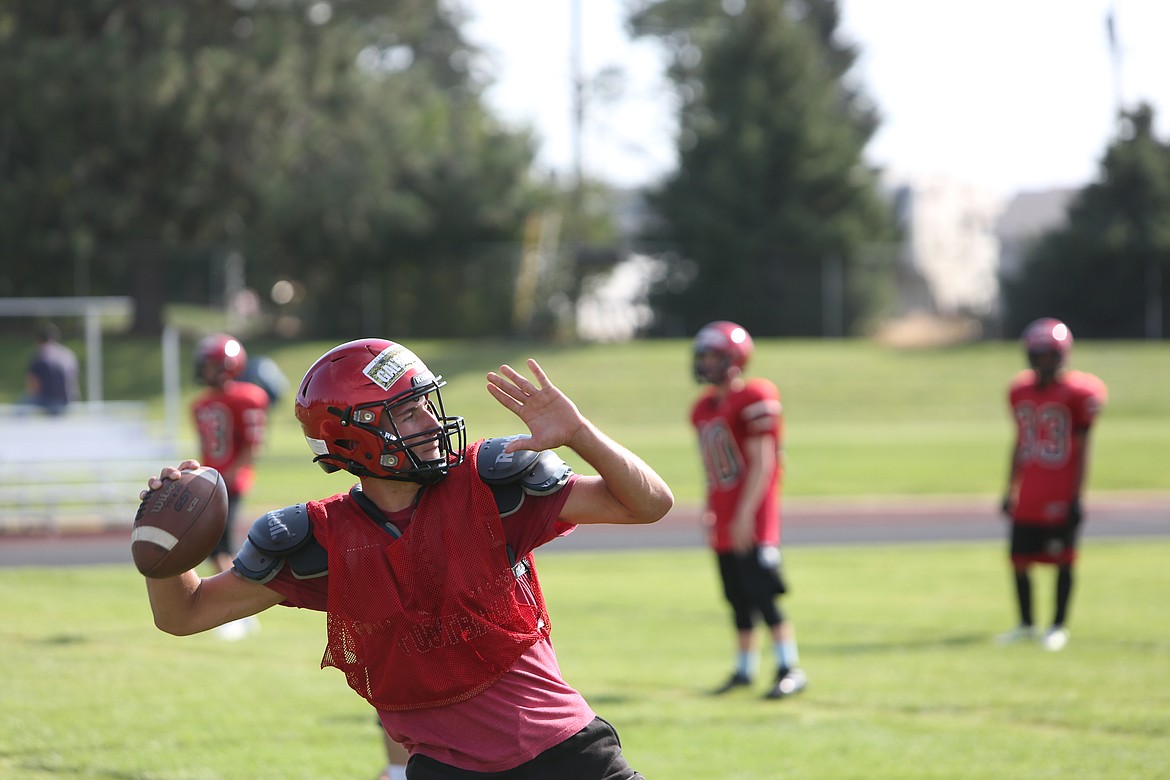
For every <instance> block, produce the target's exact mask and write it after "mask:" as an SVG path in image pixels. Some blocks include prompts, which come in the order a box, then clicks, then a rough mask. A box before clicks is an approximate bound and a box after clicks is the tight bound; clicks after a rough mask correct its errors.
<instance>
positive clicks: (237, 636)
mask: <svg viewBox="0 0 1170 780" xmlns="http://www.w3.org/2000/svg"><path fill="white" fill-rule="evenodd" d="M259 630H260V621H259V620H257V619H256V616H255V615H250V616H248V617H246V618H240V619H239V620H233V621H232V622H230V623H224V624H223V625H222V626H218V627H216V629H215V634H216V636H218V637H219V638H220V639H222V640H223V641H225V642H237V641H239V640H241V639H243V638H244V637H246V636H247V635H248V634H254V633H256V632H257V631H259Z"/></svg>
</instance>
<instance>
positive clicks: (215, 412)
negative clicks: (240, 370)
mask: <svg viewBox="0 0 1170 780" xmlns="http://www.w3.org/2000/svg"><path fill="white" fill-rule="evenodd" d="M191 415H192V417H193V418H194V420H195V432H196V434H197V435H198V436H199V448H200V451H201V453H202V454H201V457H200V462H202V463H203V465H204V466H211V467H212V468H214V469H217V470H218V471H219V472H220V473H221V474H223V475H224V482H225V483H226V484H227V489H228V492H230V493H233V494H244V493H247V492H248V491H249V490H251V489H252V482H253V480H254V479H255V470H254V468H253V467H252V466H251V465H248V466H244V467H241V468H240V469H239V470H237V471H235V472H234V473H233V472H232V467H234V466H235V465H236V462H237V461H239V459H240V457H241V455H243V453H245V452H246V451H247V450H249V449H255V448H257V447H259V446H260V445H261V444H262V443H263V442H264V433H265V428H266V426H267V420H268V394H267V393H266V392H264V390H263V388H261V387H259V386H257V385H254V384H252V383H251V382H229V383H228V384H227V385H226V386H225V387H224V389H223V390H222V391H220V390H217V389H215V388H209V389H208V390H207V391H206V392H204V393H203V394H202V395H201V396H199V397H198V398H196V399H195V401H194V402H193V403H192V405H191Z"/></svg>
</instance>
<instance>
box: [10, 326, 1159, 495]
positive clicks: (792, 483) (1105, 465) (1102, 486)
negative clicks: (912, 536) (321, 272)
mask: <svg viewBox="0 0 1170 780" xmlns="http://www.w3.org/2000/svg"><path fill="white" fill-rule="evenodd" d="M77 346H80V345H77ZM185 346H186V347H187V348H188V351H189V346H190V345H185ZM330 346H332V344H325V343H317V342H309V343H305V342H296V343H287V342H257V343H251V344H249V345H248V348H249V350H250V352H251V353H252V354H270V355H272V356H273V357H274V358H275V359H276V360H277V361H278V362H279V363H280V364H281V366H282V367H283V368H284V370H285V373H286V374H287V375H288V376H289V377H290V379H292V381H293V382H294V383H295V382H296V381H297V380H298V379H299V378H300V377H301V376H302V375H303V374H304V371H305V369H306V368H307V367H308V366H309V365H310V364H311V363H312V361H313V360H314V359H315V358H316V357H317V356H319V355H320V354H322V353H323V352H324V351H325V350H326V349H328V348H329V347H330ZM409 346H411V347H412V348H413V349H415V351H416V352H418V353H419V354H420V355H422V356H423V357H424V359H425V360H426V361H427V363H428V365H430V367H431V368H432V369H433V370H435V371H437V372H439V373H441V374H443V375H444V376H445V377H446V378H447V380H448V382H449V385H448V388H447V389H446V390H445V391H444V398H445V400H446V401H447V406H448V409H449V410H450V411H452V412H453V413H456V414H461V415H463V416H464V417H466V418H467V420H468V431H469V436H470V437H471V438H480V437H486V436H497V435H504V434H508V433H513V432H517V431H518V425H517V421H516V420H515V419H514V418H512V417H511V416H510V415H509V414H508V413H507V412H505V411H504V410H503V409H502V408H500V407H499V406H498V405H497V404H496V402H495V401H494V400H493V399H492V398H491V397H490V396H489V395H488V394H487V392H486V390H485V389H484V385H485V382H484V379H483V377H484V374H485V373H486V372H487V371H488V370H489V369H492V368H495V367H496V366H498V365H499V364H500V363H501V362H510V363H513V364H515V365H522V364H523V360H524V358H525V357H526V356H528V355H532V356H535V357H536V358H537V359H538V360H540V361H541V364H542V365H543V366H544V367H545V368H546V369H547V371H548V372H549V374H550V376H551V377H552V378H553V380H554V381H555V382H557V384H559V385H560V386H561V387H562V388H563V389H564V390H566V391H567V392H568V393H569V394H570V396H571V397H572V398H574V400H575V401H576V402H577V404H578V406H580V407H581V409H582V410H583V411H584V412H585V414H587V415H588V416H590V417H591V418H593V419H594V420H595V421H596V422H597V423H598V424H600V425H601V426H602V427H603V428H604V429H606V430H607V431H608V432H609V433H611V434H612V435H613V436H614V437H615V438H617V439H618V440H619V441H622V442H623V443H625V444H627V445H629V446H630V447H631V448H632V449H634V450H635V451H636V452H638V453H639V454H640V455H642V456H643V457H645V458H646V460H647V461H649V462H650V463H651V465H653V466H654V467H655V468H657V469H658V470H659V471H660V472H661V473H662V475H663V476H664V477H665V478H666V479H667V481H668V482H669V483H670V484H671V486H672V488H673V489H674V491H675V495H676V497H677V498H678V500H679V501H680V502H683V503H695V502H698V501H699V500H700V498H701V492H702V484H701V477H700V472H699V466H698V458H697V453H696V451H695V446H694V442H693V440H692V432H691V429H690V426H689V422H688V413H689V407H690V403H691V402H692V401H693V399H694V398H695V396H696V394H697V392H698V388H697V387H696V385H695V383H694V381H693V379H692V378H691V375H690V352H689V350H690V344H689V342H687V341H683V340H673V341H644V342H633V343H628V344H618V345H592V346H574V347H557V346H549V345H545V344H532V345H529V344H521V343H514V342H505V341H487V342H453V341H419V342H411V343H410V344H409ZM27 350H28V345H27V343H26V342H24V341H18V340H14V339H11V338H8V339H0V370H2V371H4V375H5V376H8V377H10V381H9V382H8V383H7V384H6V385H4V386H3V387H0V402H4V401H10V400H13V399H14V398H15V397H16V396H17V395H18V393H19V381H18V378H19V377H20V376H21V375H22V371H23V363H24V360H25V359H26V357H27ZM105 354H106V365H107V371H106V374H107V378H106V381H105V388H106V389H105V393H106V397H107V398H108V399H112V400H113V399H118V400H121V399H143V400H146V401H148V402H150V403H151V404H152V407H151V408H152V409H154V410H155V413H156V414H157V415H158V417H159V418H160V419H161V417H162V402H161V398H160V395H161V390H162V380H161V368H160V365H161V360H160V358H159V354H158V345H157V344H156V343H154V342H137V341H130V340H125V339H121V338H111V339H107V343H106V345H105ZM1022 364H1023V356H1022V354H1021V352H1020V350H1019V348H1018V345H1016V344H1015V343H986V344H977V345H971V346H963V347H954V348H949V349H930V350H921V351H899V350H894V349H889V348H885V347H881V346H877V345H874V344H872V343H869V342H864V341H804V340H768V339H764V340H761V341H759V342H757V350H756V356H755V358H754V359H753V361H752V364H751V366H750V369H751V370H750V373H752V374H755V375H759V376H767V377H769V378H771V379H772V380H773V381H775V382H776V384H777V385H778V387H779V388H780V392H781V394H782V396H783V400H784V405H785V415H786V426H787V442H786V444H787V446H786V450H787V464H788V474H787V480H786V485H785V493H786V495H788V496H858V495H889V496H897V495H905V494H958V495H978V496H995V495H998V494H999V493H1000V492H1001V491H1002V489H1003V483H1004V480H1005V476H1006V473H1007V458H1008V449H1009V447H1010V443H1011V442H1010V437H1011V428H1010V422H1009V418H1008V414H1007V403H1006V390H1007V383H1008V381H1009V379H1010V378H1011V376H1012V375H1014V374H1015V372H1017V371H1018V370H1020V368H1021V367H1022ZM1073 365H1074V367H1076V368H1080V369H1083V370H1086V371H1092V372H1094V373H1096V374H1098V375H1099V376H1101V377H1102V378H1103V379H1104V380H1105V381H1106V383H1107V384H1108V385H1109V390H1110V399H1109V404H1108V406H1107V408H1106V411H1105V413H1104V415H1103V416H1102V418H1101V421H1100V423H1099V425H1098V426H1097V430H1096V431H1095V432H1094V440H1093V444H1092V446H1093V460H1092V465H1091V469H1090V474H1089V490H1090V491H1094V490H1097V491H1158V492H1166V491H1170V470H1168V469H1167V468H1166V467H1165V464H1166V463H1170V393H1168V392H1167V388H1168V387H1170V342H1158V343H1146V342H1126V343H1114V342H1108V343H1105V342H1102V343H1091V342H1090V343H1085V342H1081V343H1078V344H1077V345H1076V347H1075V348H1074V351H1073ZM184 367H185V368H189V366H187V363H186V362H184ZM183 382H184V384H183V393H184V402H186V401H188V400H189V399H190V398H191V396H192V395H193V393H194V392H195V390H196V388H195V387H194V385H193V383H192V376H191V375H190V372H189V371H185V372H184V377H183ZM183 423H184V425H183V430H181V431H180V435H181V436H183V437H184V438H185V439H186V440H188V441H190V440H191V436H192V434H191V430H190V425H189V423H188V422H187V420H186V418H185V417H184V419H183ZM192 452H193V450H192ZM569 458H570V460H572V457H571V456H569ZM574 465H578V466H579V465H580V464H579V463H576V462H574ZM347 479H348V478H347V477H346V476H344V475H335V476H333V477H327V476H326V475H324V474H323V473H321V472H320V470H319V469H317V468H316V467H314V466H312V465H310V464H309V455H308V450H307V448H306V446H305V444H304V441H303V439H302V437H301V433H300V429H299V426H298V425H297V423H296V420H295V419H294V418H293V415H292V402H291V399H289V400H288V401H285V402H284V403H282V405H281V406H280V407H279V408H277V409H274V410H273V413H272V415H271V430H270V437H269V444H268V446H267V448H266V450H265V452H264V455H263V457H262V459H261V463H260V474H259V480H258V486H257V489H256V492H255V493H254V494H253V496H252V506H253V508H254V509H256V510H257V511H262V510H266V509H268V508H270V507H272V506H280V505H284V504H287V503H291V502H294V501H299V500H303V499H304V498H306V497H308V496H311V495H325V494H329V493H332V492H337V491H340V490H342V489H344V488H345V487H346V482H347Z"/></svg>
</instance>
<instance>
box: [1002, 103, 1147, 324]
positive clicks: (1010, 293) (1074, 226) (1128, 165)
mask: <svg viewBox="0 0 1170 780" xmlns="http://www.w3.org/2000/svg"><path fill="white" fill-rule="evenodd" d="M1122 127H1123V128H1124V129H1123V132H1122V133H1121V135H1120V137H1119V138H1118V139H1117V140H1116V141H1115V142H1114V143H1113V144H1112V145H1111V146H1110V147H1109V149H1108V150H1107V151H1106V152H1105V156H1104V159H1103V161H1102V164H1101V178H1100V181H1097V182H1095V183H1093V184H1091V185H1089V186H1088V187H1087V188H1085V189H1084V190H1083V191H1081V192H1080V194H1079V195H1078V196H1077V198H1076V199H1075V200H1074V202H1073V203H1072V205H1071V206H1070V207H1069V214H1068V222H1067V226H1066V227H1064V228H1062V229H1060V230H1057V231H1054V232H1052V233H1050V234H1048V235H1046V236H1044V237H1043V238H1041V240H1040V241H1039V242H1037V244H1036V246H1035V247H1034V248H1033V249H1032V251H1031V252H1029V253H1028V254H1027V256H1026V257H1025V259H1024V262H1023V264H1022V266H1021V269H1020V272H1019V274H1018V275H1017V276H1016V277H1015V278H1009V279H1004V280H1002V286H1003V291H1004V303H1005V311H1006V316H1005V325H1006V327H1007V330H1008V332H1009V333H1019V332H1021V331H1022V330H1023V328H1024V327H1025V326H1026V325H1027V323H1029V322H1031V321H1032V320H1034V319H1036V318H1038V317H1056V318H1058V319H1061V320H1064V321H1065V322H1067V323H1068V324H1069V327H1071V328H1072V331H1073V333H1074V334H1076V335H1077V336H1080V337H1089V338H1142V337H1151V336H1153V337H1162V336H1164V335H1165V334H1166V333H1167V327H1168V326H1170V312H1168V311H1167V310H1166V306H1165V301H1166V299H1167V291H1168V287H1170V144H1167V143H1166V142H1164V141H1161V140H1159V139H1158V138H1156V137H1155V135H1154V112H1153V109H1152V108H1150V107H1149V106H1148V105H1142V106H1139V107H1138V108H1137V109H1135V110H1134V111H1132V112H1127V113H1125V114H1123V117H1122Z"/></svg>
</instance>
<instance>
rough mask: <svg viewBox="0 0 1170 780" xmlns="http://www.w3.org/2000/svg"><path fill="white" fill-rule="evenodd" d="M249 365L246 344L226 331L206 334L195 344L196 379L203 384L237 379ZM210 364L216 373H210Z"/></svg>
mask: <svg viewBox="0 0 1170 780" xmlns="http://www.w3.org/2000/svg"><path fill="white" fill-rule="evenodd" d="M247 365H248V353H247V352H246V351H245V350H244V345H243V344H241V343H240V342H239V340H237V339H235V338H233V337H231V336H229V335H227V334H226V333H214V334H212V335H210V336H205V337H204V338H202V339H200V340H199V343H198V344H196V345H195V379H196V380H197V381H198V382H200V383H202V384H220V383H222V382H223V381H224V380H226V379H235V378H237V377H238V376H239V375H240V374H242V373H243V372H244V367H245V366H247ZM208 366H210V367H212V368H214V369H215V372H214V374H210V375H209V372H207V370H206V367H208ZM209 376H210V378H209Z"/></svg>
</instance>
